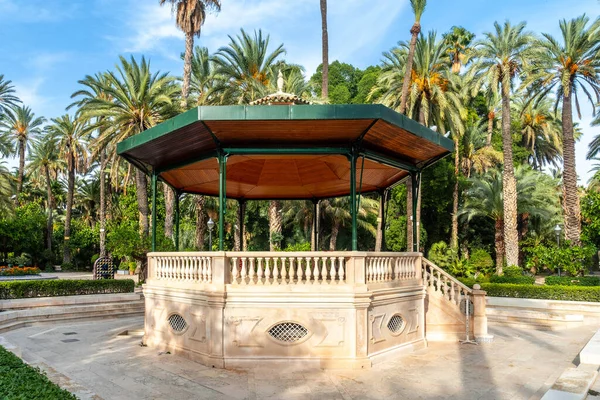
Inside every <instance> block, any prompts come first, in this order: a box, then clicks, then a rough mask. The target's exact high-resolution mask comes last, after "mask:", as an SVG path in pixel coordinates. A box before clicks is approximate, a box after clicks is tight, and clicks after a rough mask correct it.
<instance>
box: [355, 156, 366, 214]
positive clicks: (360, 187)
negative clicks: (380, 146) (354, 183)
mask: <svg viewBox="0 0 600 400" xmlns="http://www.w3.org/2000/svg"><path fill="white" fill-rule="evenodd" d="M364 171H365V155H364V154H363V156H362V165H361V166H360V181H359V184H358V204H357V206H356V211H357V212H360V199H361V198H362V178H363V172H364Z"/></svg>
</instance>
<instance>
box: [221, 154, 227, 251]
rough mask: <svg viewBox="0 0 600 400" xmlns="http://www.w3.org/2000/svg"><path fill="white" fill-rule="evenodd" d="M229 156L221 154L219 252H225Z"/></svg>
mask: <svg viewBox="0 0 600 400" xmlns="http://www.w3.org/2000/svg"><path fill="white" fill-rule="evenodd" d="M226 165H227V156H226V155H224V154H219V251H223V249H224V243H223V241H224V240H225V231H224V229H225V207H226V200H227V199H226V196H225V190H226V188H225V182H226V181H227V175H226V170H225V168H226Z"/></svg>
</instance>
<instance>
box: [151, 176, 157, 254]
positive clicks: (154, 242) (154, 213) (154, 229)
mask: <svg viewBox="0 0 600 400" xmlns="http://www.w3.org/2000/svg"><path fill="white" fill-rule="evenodd" d="M152 251H156V172H155V171H152Z"/></svg>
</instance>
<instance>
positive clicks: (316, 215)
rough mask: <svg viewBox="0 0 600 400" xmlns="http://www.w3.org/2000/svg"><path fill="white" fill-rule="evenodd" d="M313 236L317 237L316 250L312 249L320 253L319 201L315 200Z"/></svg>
mask: <svg viewBox="0 0 600 400" xmlns="http://www.w3.org/2000/svg"><path fill="white" fill-rule="evenodd" d="M312 202H313V236H314V237H315V248H314V249H312V250H313V251H318V250H319V237H318V234H319V227H318V224H319V211H318V209H319V200H317V199H313V201H312Z"/></svg>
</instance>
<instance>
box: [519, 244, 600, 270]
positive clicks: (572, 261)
mask: <svg viewBox="0 0 600 400" xmlns="http://www.w3.org/2000/svg"><path fill="white" fill-rule="evenodd" d="M527 253H528V258H527V268H529V269H531V270H534V271H540V270H542V269H544V268H546V269H549V270H550V271H553V272H555V271H556V270H557V269H559V268H560V270H561V271H564V272H566V273H568V274H569V275H571V276H577V275H583V274H584V273H585V272H586V271H587V270H588V267H589V266H590V265H591V264H592V257H593V256H594V253H595V248H594V247H593V246H582V247H580V246H571V244H570V243H569V242H568V241H565V243H564V244H563V246H562V247H560V248H558V247H556V246H554V247H546V246H543V245H538V246H533V247H530V248H528V249H527Z"/></svg>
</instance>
